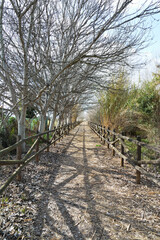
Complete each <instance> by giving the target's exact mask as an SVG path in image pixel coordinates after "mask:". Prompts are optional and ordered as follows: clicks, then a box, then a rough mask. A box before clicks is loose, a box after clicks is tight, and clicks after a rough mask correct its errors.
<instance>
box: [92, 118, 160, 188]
mask: <svg viewBox="0 0 160 240" xmlns="http://www.w3.org/2000/svg"><path fill="white" fill-rule="evenodd" d="M89 126H90V128H91V129H92V130H93V131H94V132H95V133H96V134H97V135H98V136H99V137H100V139H101V142H103V143H104V144H105V143H107V146H108V148H110V149H112V155H113V156H115V153H117V155H118V156H119V157H120V159H121V161H120V165H121V167H124V161H127V162H128V163H129V164H131V165H132V166H133V167H134V168H135V169H136V183H137V184H140V180H141V174H143V175H145V176H146V177H147V178H148V179H150V180H152V181H153V182H154V183H156V184H157V185H159V186H160V179H158V178H156V176H155V175H154V174H153V173H149V172H148V171H147V170H146V169H145V168H144V167H142V166H141V165H142V164H143V165H147V164H150V165H158V166H160V148H158V147H155V146H151V145H149V144H146V143H144V142H142V141H141V137H139V136H138V137H137V139H132V138H129V137H127V136H125V133H124V132H122V133H121V134H120V133H116V131H115V130H113V131H112V130H110V128H109V127H108V128H106V127H104V126H102V125H98V124H96V123H93V122H89ZM127 142H128V143H132V144H134V145H135V154H133V153H131V151H130V150H129V147H128V146H127ZM142 147H143V148H145V149H148V150H150V151H152V152H153V153H154V155H155V158H154V159H147V160H146V159H142V155H145V154H142Z"/></svg>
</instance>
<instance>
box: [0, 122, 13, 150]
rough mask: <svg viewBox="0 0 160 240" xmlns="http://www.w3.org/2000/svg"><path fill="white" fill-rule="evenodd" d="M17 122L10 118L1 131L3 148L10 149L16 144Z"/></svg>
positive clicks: (0, 136)
mask: <svg viewBox="0 0 160 240" xmlns="http://www.w3.org/2000/svg"><path fill="white" fill-rule="evenodd" d="M16 135H17V122H16V119H15V118H14V117H10V118H9V119H8V121H6V122H5V125H4V126H3V127H2V128H1V129H0V138H1V141H2V146H3V147H4V148H5V147H8V146H10V145H13V144H14V143H15V142H16Z"/></svg>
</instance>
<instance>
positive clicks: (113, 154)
mask: <svg viewBox="0 0 160 240" xmlns="http://www.w3.org/2000/svg"><path fill="white" fill-rule="evenodd" d="M113 132H114V133H115V132H116V130H115V129H113ZM114 133H113V142H114V141H115V140H116V135H115V134H114ZM112 145H113V147H115V143H113V144H112ZM112 156H115V150H114V149H113V150H112Z"/></svg>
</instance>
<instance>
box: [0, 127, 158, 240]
mask: <svg viewBox="0 0 160 240" xmlns="http://www.w3.org/2000/svg"><path fill="white" fill-rule="evenodd" d="M6 168H8V167H3V168H0V174H3V175H1V179H0V183H2V181H3V180H4V174H5V171H7V170H6ZM11 170H12V169H11V167H10V171H11ZM2 177H3V178H2ZM2 179H3V180H2ZM0 229H1V230H0V239H1V238H2V239H7V240H9V239H34V240H38V239H44V240H74V239H75V240H85V239H86V240H92V239H94V240H100V239H102V240H107V239H111V240H115V239H118V240H119V239H120V240H130V239H134V240H140V239H142V240H152V239H153V240H159V239H160V191H159V188H158V187H157V186H156V185H154V184H153V183H152V182H150V181H148V180H147V179H145V178H143V177H142V183H141V184H140V185H136V184H135V171H134V169H133V168H132V167H131V166H130V165H129V164H127V163H125V167H124V168H121V167H120V159H119V158H118V157H117V156H115V157H114V158H112V154H111V150H110V149H107V147H106V146H105V145H102V144H101V143H100V139H99V138H98V137H97V136H96V135H95V134H94V133H93V132H92V130H91V129H90V128H89V126H88V125H87V123H82V124H81V125H79V126H77V127H76V128H75V129H73V130H72V131H71V132H70V134H69V135H68V136H66V137H65V138H63V140H62V141H61V142H59V143H58V144H57V145H56V146H55V147H54V146H52V147H51V148H50V152H49V153H47V152H44V153H43V154H42V155H41V159H40V162H39V163H38V164H37V163H35V162H32V163H31V164H30V165H28V166H27V167H26V168H25V169H24V171H23V181H22V182H21V183H19V182H16V181H14V182H13V183H12V184H11V185H10V186H9V188H8V189H7V191H6V193H5V195H4V196H3V199H2V198H1V208H0Z"/></svg>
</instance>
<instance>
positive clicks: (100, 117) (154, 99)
mask: <svg viewBox="0 0 160 240" xmlns="http://www.w3.org/2000/svg"><path fill="white" fill-rule="evenodd" d="M91 120H92V121H95V122H97V123H99V124H102V125H105V126H110V127H111V128H112V129H116V130H118V131H123V132H126V133H128V134H129V135H131V136H136V135H141V136H142V137H144V138H148V139H149V140H151V141H154V142H157V143H158V140H159V139H160V74H159V73H155V74H153V77H152V79H151V80H147V81H144V82H142V83H141V82H140V83H139V85H138V86H137V85H135V84H132V83H131V82H130V80H129V78H128V76H127V74H125V72H123V71H121V72H119V73H118V74H117V75H114V76H113V77H112V78H111V80H110V84H109V87H108V90H107V91H102V92H101V93H100V94H99V96H98V110H97V111H96V113H95V112H94V114H92V116H91Z"/></svg>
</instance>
